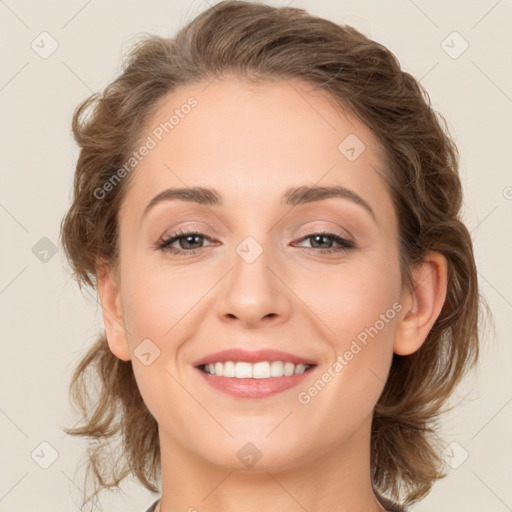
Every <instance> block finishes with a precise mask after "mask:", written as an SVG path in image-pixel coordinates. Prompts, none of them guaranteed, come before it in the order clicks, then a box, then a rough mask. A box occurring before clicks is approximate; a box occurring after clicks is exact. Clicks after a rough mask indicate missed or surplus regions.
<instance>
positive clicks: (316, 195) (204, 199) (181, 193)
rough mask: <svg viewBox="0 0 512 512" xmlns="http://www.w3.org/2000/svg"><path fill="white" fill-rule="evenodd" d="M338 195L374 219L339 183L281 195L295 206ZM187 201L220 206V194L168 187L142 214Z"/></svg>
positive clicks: (358, 198) (366, 206)
mask: <svg viewBox="0 0 512 512" xmlns="http://www.w3.org/2000/svg"><path fill="white" fill-rule="evenodd" d="M333 197H338V198H341V199H348V200H349V201H352V202H353V203H355V204H357V205H359V206H362V207H363V208H364V209H365V210H366V211H367V212H368V213H369V214H370V215H371V216H372V218H373V220H376V215H375V212H374V211H373V209H372V208H371V206H370V205H369V204H368V203H367V202H366V201H365V200H364V199H363V198H362V197H361V196H359V195H358V194H356V193H355V192H353V191H352V190H350V189H348V188H345V187H342V186H340V185H333V186H329V187H321V186H316V185H315V186H308V185H303V186H300V187H292V188H289V189H288V190H286V191H285V192H284V193H283V195H282V196H281V204H282V205H291V206H296V205H299V204H307V203H314V202H316V201H322V200H323V199H330V198H333ZM172 200H178V201H187V202H192V203H197V204H200V205H205V206H222V196H221V194H220V193H219V192H218V191H217V190H215V189H213V188H205V187H187V188H169V189H166V190H164V191H163V192H160V193H159V194H157V195H156V196H155V197H153V199H151V201H150V202H149V203H148V205H147V206H146V208H145V209H144V212H143V214H142V216H143V217H144V216H146V215H147V213H148V212H149V211H150V210H151V209H153V208H154V207H155V206H156V205H157V204H159V203H162V202H164V201H172Z"/></svg>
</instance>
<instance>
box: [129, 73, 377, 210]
mask: <svg viewBox="0 0 512 512" xmlns="http://www.w3.org/2000/svg"><path fill="white" fill-rule="evenodd" d="M313 89H314V85H312V84H308V83H304V82H299V81H288V80H283V81H279V82H277V81H275V82H270V81H261V82H256V83H255V82H249V81H247V80H242V79H239V78H235V77H224V78H223V79H215V80H213V81H211V82H202V83H197V84H192V85H187V86H182V87H180V88H178V89H177V90H175V91H173V92H172V93H170V94H168V95H166V96H165V97H163V98H162V99H161V100H160V102H159V106H158V109H157V111H156V112H155V113H154V114H153V115H152V116H151V117H150V118H149V119H148V120H147V122H146V125H145V127H144V129H143V130H142V133H141V137H140V144H144V141H148V142H149V141H150V145H151V149H150V150H149V151H147V152H146V155H145V156H144V157H142V158H141V160H140V162H139V164H138V165H137V168H136V171H134V176H133V180H132V183H131V185H130V187H129V191H128V195H131V196H134V195H135V196H137V197H138V198H140V199H141V200H142V197H144V198H146V199H147V198H148V197H149V198H150V196H151V195H155V194H157V193H159V192H161V191H162V190H163V189H165V188H168V187H177V186H179V187H186V186H198V185H199V186H204V187H211V188H217V189H219V188H220V189H222V188H225V189H226V193H227V195H229V196H230V197H228V198H227V199H228V203H229V200H230V199H231V200H232V201H236V200H239V201H242V202H243V201H247V198H248V195H249V196H250V197H251V198H252V199H254V200H258V199H259V200H261V201H263V200H268V199H270V198H271V197H272V196H273V194H274V193H275V197H276V199H280V197H281V192H282V191H283V190H285V189H287V188H288V187H290V186H291V185H304V184H309V185H313V184H318V185H332V184H340V185H343V186H346V187H349V188H351V189H353V190H354V191H355V192H356V193H358V194H364V195H365V196H366V197H367V198H368V201H369V202H371V201H372V197H373V199H376V198H377V195H378V194H379V193H380V194H382V191H383V188H384V187H385V185H384V182H383V181H382V177H381V176H380V174H382V173H383V158H382V148H381V146H380V144H379V141H378V140H377V139H376V137H375V135H374V134H373V133H372V132H371V130H370V129H369V128H368V127H366V126H365V125H364V124H363V123H362V122H360V121H359V120H358V119H357V118H356V117H354V116H353V115H351V114H349V113H348V112H346V111H344V110H343V109H342V108H341V107H340V106H339V105H338V104H337V103H336V102H335V101H334V100H333V98H332V97H330V96H329V95H328V94H327V93H326V92H325V91H320V90H313ZM141 206H142V205H141Z"/></svg>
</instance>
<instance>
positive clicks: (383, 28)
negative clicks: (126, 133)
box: [0, 0, 512, 512]
mask: <svg viewBox="0 0 512 512" xmlns="http://www.w3.org/2000/svg"><path fill="white" fill-rule="evenodd" d="M209 2H210V3H211V4H213V3H214V2H213V0H209ZM271 3H272V4H274V5H286V4H291V5H293V6H296V7H304V8H306V9H307V10H309V11H310V12H312V13H315V14H318V15H321V16H324V17H327V18H329V19H331V20H333V21H335V22H338V23H348V24H352V25H354V26H355V27H356V28H358V29H360V30H362V31H363V32H364V33H366V34H367V35H369V36H370V37H372V38H374V39H376V40H377V41H379V42H381V43H383V44H385V45H386V46H388V47H389V48H390V49H391V50H392V51H394V52H395V53H396V55H397V56H398V57H399V59H400V61H401V63H402V65H403V67H404V68H405V70H407V71H409V72H411V73H412V74H413V75H415V76H416V77H418V78H420V79H421V81H422V83H423V84H424V85H425V86H426V88H427V90H428V91H429V94H430V96H431V99H432V102H433V104H434V106H435V108H436V109H438V110H439V111H441V112H442V113H443V114H444V116H445V117H446V118H447V119H448V121H449V125H450V129H451V130H452V133H453V135H454V137H455V139H456V142H457V144H458V146H459V149H460V152H461V155H462V158H461V173H462V179H463V182H464V187H465V193H466V196H465V197H466V201H465V218H466V220H467V224H468V226H469V227H470V229H471V230H472V234H473V237H474V240H475V249H476V256H477V264H478V267H479V278H480V284H481V289H482V292H483V294H484V295H485V297H486V299H487V301H488V303H489V305H490V306H491V308H492V310H493V314H494V319H495V324H496V334H495V335H493V334H492V333H491V331H489V330H488V331H487V333H486V334H485V335H484V340H483V344H482V348H483V357H482V360H481V364H480V368H479V372H478V373H477V374H476V375H475V376H474V377H472V378H471V379H469V380H468V381H467V382H466V383H465V386H464V388H463V389H461V391H460V393H459V395H460V397H463V396H465V397H466V398H465V400H464V401H463V403H462V405H461V406H459V407H458V408H457V409H456V411H455V412H454V413H453V414H451V415H450V416H447V417H446V418H445V419H444V421H443V422H442V429H443V432H444V435H445V439H446V443H445V444H446V445H447V446H448V445H450V447H449V448H448V450H447V451H446V452H445V456H446V461H447V470H448V471H449V476H448V477H447V478H446V479H445V480H444V481H442V482H441V483H438V484H437V485H436V486H435V488H434V490H433V491H432V493H431V494H430V496H429V497H428V498H427V499H426V500H425V501H424V502H423V503H422V504H421V505H417V506H416V507H414V508H413V510H414V512H427V511H434V510H435V511H436V512H453V511H464V512H481V511H485V512H506V511H511V510H512V486H511V485H510V484H511V480H510V478H511V477H510V475H511V464H510V459H511V457H512V441H511V434H510V433H511V432H512V428H511V427H512V386H511V384H512V372H511V371H510V362H511V360H512V358H511V355H512V343H511V335H510V332H511V330H512V320H511V319H512V279H511V277H510V256H511V255H512V229H511V221H512V172H511V157H510V148H511V143H512V137H511V135H512V134H511V128H510V119H511V114H512V72H511V63H512V37H511V30H510V27H511V23H512V2H511V1H510V0H501V1H496V0H481V1H467V0H466V1H463V0H457V1H450V2H447V1H441V0H437V1H427V0H415V1H412V0H394V1H387V2H379V1H377V0H373V1H371V0H365V1H361V0H358V1H348V0H347V1H342V2H334V0H333V1H325V0H323V1H316V2H315V1H313V0H304V1H300V0H293V1H292V2H289V0H286V1H284V0H283V1H274V2H271ZM207 6H208V3H207V2H206V1H204V2H202V1H199V0H197V1H192V2H191V1H190V0H186V1H185V0H184V1H182V0H173V1H170V0H167V1H156V0H153V1H147V2H138V3H137V2H127V1H124V2H122V1H120V0H118V1H112V0H108V1H103V2H99V1H97V0H96V1H94V0H93V1H89V2H87V1H84V0H73V1H66V2H64V1H61V2H55V1H53V2H35V1H18V2H15V1H14V0H5V1H0V37H1V43H2V44H1V50H0V52H1V56H2V60H1V66H0V108H1V115H2V117H1V119H2V123H1V125H0V130H1V133H0V144H1V151H0V158H1V167H0V168H1V180H2V181H1V186H0V226H1V229H2V253H1V254H2V260H1V261H2V264H1V266H0V308H1V330H2V357H1V359H0V361H1V373H0V375H1V381H0V392H1V399H0V431H1V437H0V443H1V444H0V449H1V462H0V468H1V469H0V511H9V512H17V511H27V510H37V511H49V510H52V511H53V512H64V511H66V512H69V511H72V510H75V509H77V506H76V503H78V501H79V499H80V498H81V496H80V493H81V490H80V488H79V486H80V484H81V480H80V479H79V478H78V475H77V474H76V467H77V464H78V461H79V460H80V457H81V456H82V453H83V449H84V448H85V444H84V442H82V441H80V440H77V439H72V438H70V437H69V436H65V435H64V434H63V432H62V430H61V426H62V425H70V424H71V422H72V419H71V415H70V408H69V405H68V401H67V386H68V383H69V379H70V375H71V371H72V369H73V367H74V365H75V364H76V362H77V361H78V359H79V358H80V356H81V354H82V353H83V351H84V350H85V348H86V347H87V345H88V343H90V341H91V340H92V339H93V338H94V336H95V334H96V333H97V331H98V330H99V329H100V328H101V325H102V324H101V317H100V315H99V308H98V305H97V302H96V296H95V294H94V293H91V292H85V293H84V295H81V294H80V292H79V291H78V289H77V286H76V285H75V284H74V282H73V281H72V280H70V279H69V275H68V273H67V272H66V270H65V268H63V267H65V263H64V261H63V259H62V252H61V251H60V249H59V250H58V252H57V253H56V254H55V255H53V254H52V247H53V245H58V236H59V223H60V219H61V217H62V215H63V214H64V212H65V210H66V208H67V206H68V204H69V194H70V189H71V182H72V175H73V170H74V162H75V158H76V156H77V151H76V148H75V146H74V144H73V142H72V140H71V137H70V120H71V114H72V111H73V109H74V107H75V106H76V105H77V104H78V103H79V101H81V100H82V99H84V98H85V97H86V96H87V95H89V94H90V93H91V92H93V91H97V90H99V89H102V88H103V87H104V86H106V85H107V84H108V82H110V81H111V80H112V79H113V78H114V76H115V75H116V74H117V72H118V70H119V63H120V56H121V51H122V49H124V48H126V47H127V45H128V44H129V43H130V41H131V40H133V37H134V34H136V33H138V32H151V33H158V34H161V35H173V34H174V33H175V31H176V29H177V28H178V27H180V26H182V25H183V24H184V23H185V22H187V21H189V20H190V19H192V18H193V17H194V16H195V15H196V14H198V13H199V12H200V11H202V10H203V9H205V8H206V7H207ZM43 31H46V32H48V33H49V34H50V36H47V35H43V36H40V34H41V32H43ZM454 31H456V32H457V33H458V34H453V32H454ZM42 38H45V39H42ZM53 40H54V41H56V43H57V44H58V48H57V49H56V50H55V51H54V53H53V54H51V55H49V56H48V55H45V54H44V52H49V51H50V50H51V49H52V46H51V45H52V44H56V43H53V42H52V41H53ZM32 41H35V42H34V47H35V48H36V49H37V50H38V52H39V53H37V52H36V51H35V50H34V49H33V48H32V47H31V43H32ZM443 41H445V42H444V43H443ZM466 42H467V44H468V45H469V46H468V48H467V49H466V51H464V52H463V53H462V54H461V55H459V53H460V52H461V50H463V49H464V47H465V44H466ZM40 54H43V56H44V57H47V58H42V56H41V55H40ZM455 57H457V58H455ZM44 237H46V239H44ZM41 239H43V240H41ZM45 251H46V252H45ZM42 442H46V443H49V445H50V446H48V445H42V446H40V443H42ZM451 443H456V444H451ZM52 450H55V453H54V452H53V451H52ZM31 454H33V458H32V457H31ZM52 455H55V456H57V458H56V460H55V461H53V463H52V464H51V465H50V466H49V467H48V468H47V469H43V468H42V467H40V466H41V465H45V464H49V463H50V462H52V460H53V459H52ZM466 457H467V458H466ZM450 466H453V467H450ZM153 499H154V497H153V496H152V495H151V494H150V493H148V492H146V491H144V490H142V489H141V488H140V487H139V486H137V485H135V484H133V483H132V484H128V485H126V486H124V488H123V493H121V494H119V495H117V496H112V497H110V498H109V497H108V496H107V497H104V498H102V500H101V503H100V504H98V507H97V509H96V510H109V511H111V512H116V511H119V512H121V511H123V512H126V511H134V512H135V511H137V512H138V511H142V510H144V509H145V507H146V506H148V505H149V503H151V502H152V500H153Z"/></svg>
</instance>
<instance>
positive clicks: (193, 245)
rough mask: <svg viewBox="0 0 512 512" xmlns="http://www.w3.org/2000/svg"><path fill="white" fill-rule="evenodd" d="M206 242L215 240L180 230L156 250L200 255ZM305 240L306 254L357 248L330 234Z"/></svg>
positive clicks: (164, 239)
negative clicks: (306, 243)
mask: <svg viewBox="0 0 512 512" xmlns="http://www.w3.org/2000/svg"><path fill="white" fill-rule="evenodd" d="M205 240H208V241H210V242H213V240H212V239H211V238H210V237H208V236H207V235H205V234H204V233H201V232H198V231H194V230H179V231H176V233H173V234H172V235H171V236H169V237H163V238H161V239H160V240H159V241H158V242H157V243H156V244H155V249H157V250H161V251H163V252H168V253H171V254H174V255H177V256H178V255H179V256H187V255H193V254H196V253H198V252H199V251H200V250H201V249H204V248H206V247H208V246H204V245H203V244H204V241H205ZM305 240H310V241H311V242H310V243H311V245H310V247H305V246H302V248H303V249H305V250H306V252H310V253H315V254H318V253H321V254H326V253H327V254H328V253H339V252H344V251H349V250H350V249H354V248H355V247H356V244H355V243H354V242H353V241H351V240H348V239H347V238H344V237H342V236H340V235H337V234H335V233H329V232H321V233H312V234H309V235H307V236H305V237H303V238H302V239H301V241H305ZM336 244H337V247H336ZM333 245H334V247H333Z"/></svg>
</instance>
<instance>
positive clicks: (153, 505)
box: [146, 498, 160, 512]
mask: <svg viewBox="0 0 512 512" xmlns="http://www.w3.org/2000/svg"><path fill="white" fill-rule="evenodd" d="M159 501H160V498H158V499H157V500H156V501H155V502H154V503H153V504H152V505H151V506H150V507H149V508H148V509H147V510H146V512H155V510H156V506H157V505H158V502H159Z"/></svg>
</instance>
